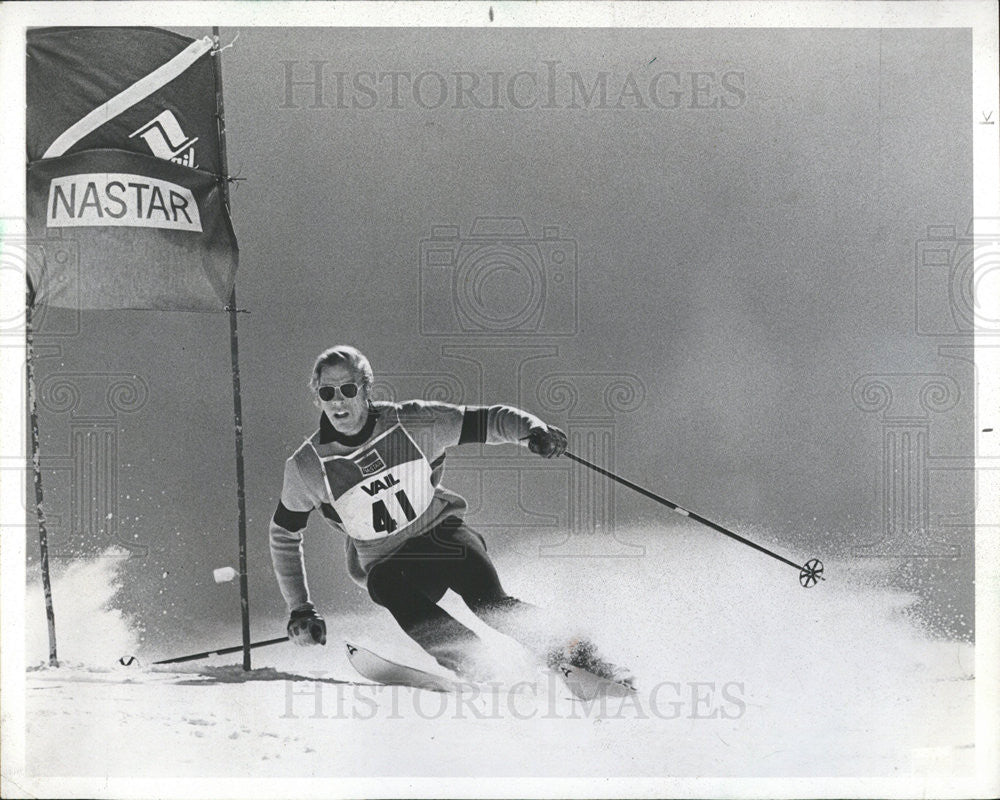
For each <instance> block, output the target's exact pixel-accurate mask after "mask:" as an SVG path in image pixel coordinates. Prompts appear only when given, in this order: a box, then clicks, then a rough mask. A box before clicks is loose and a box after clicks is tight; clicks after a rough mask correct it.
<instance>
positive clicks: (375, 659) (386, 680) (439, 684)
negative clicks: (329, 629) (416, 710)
mask: <svg viewBox="0 0 1000 800" xmlns="http://www.w3.org/2000/svg"><path fill="white" fill-rule="evenodd" d="M344 644H345V646H346V647H347V660H348V661H350V662H351V666H352V667H354V669H356V670H357V671H358V674H360V675H362V676H364V677H365V678H368V680H370V681H374V682H375V683H381V684H385V685H387V686H411V687H413V688H415V689H430V690H431V691H434V692H457V691H460V690H461V688H462V684H460V683H459V682H458V681H452V680H449V679H448V678H442V677H441V676H440V675H435V674H433V673H431V672H425V671H424V670H422V669H417V668H416V667H408V666H406V665H405V664H397V663H396V662H395V661H390V660H389V659H387V658H382V656H380V655H378V654H377V653H373V652H372V651H371V650H366V649H365V648H364V647H360V646H358V645H356V644H351V643H350V642H344Z"/></svg>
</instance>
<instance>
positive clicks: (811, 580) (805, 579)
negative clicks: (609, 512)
mask: <svg viewBox="0 0 1000 800" xmlns="http://www.w3.org/2000/svg"><path fill="white" fill-rule="evenodd" d="M563 455H564V456H566V457H567V458H569V459H571V460H573V461H575V462H577V463H578V464H583V466H585V467H588V468H589V469H592V470H594V472H599V473H600V474H601V475H604V476H605V477H607V478H611V480H613V481H617V482H618V483H620V484H621V485H622V486H627V487H628V488H629V489H632V490H633V491H635V492H638V493H639V494H641V495H644V496H645V497H648V498H649V499H650V500H655V501H656V502H657V503H660V504H661V505H665V506H666V507H667V508H669V509H672V510H673V511H676V512H677V513H678V514H680V515H682V516H685V517H690V518H691V519H694V520H697V521H698V522H700V523H701V524H702V525H707V526H708V527H709V528H712V530H716V531H718V532H719V533H721V534H724V535H725V536H728V537H729V538H730V539H735V540H736V541H738V542H743V544H745V545H747V546H749V547H752V548H753V549H754V550H759V551H760V552H761V553H765V554H766V555H769V556H771V558H774V559H777V560H778V561H780V562H781V563H783V564H788V566H790V567H795V569H797V570H799V583H801V584H802V585H803V586H804V587H805V588H806V589H809V588H811V587H813V586H815V585H816V583H817V582H818V581H822V580H826V579H825V578H824V577H823V562H822V561H820V560H819V559H818V558H812V559H810V560H809V561H807V562H806V563H805V564H802V565H799V564H796V563H795V562H794V561H792V560H790V559H787V558H785V557H784V556H779V555H778V554H777V553H773V552H771V551H770V550H768V549H767V548H766V547H761V546H760V545H759V544H757V543H756V542H751V541H750V540H749V539H745V538H743V537H742V536H740V535H739V534H737V533H733V532H732V531H731V530H727V529H726V528H723V527H722V526H721V525H719V524H717V523H715V522H712V521H711V520H710V519H705V517H703V516H701V515H700V514H695V513H694V512H693V511H688V510H687V509H685V508H681V507H680V506H679V505H677V504H676V503H672V502H671V501H670V500H667V498H665V497H660V495H658V494H654V493H653V492H651V491H649V489H644V488H642V487H641V486H639V485H638V484H635V483H632V481H630V480H626V479H625V478H623V477H621V476H620V475H615V473H613V472H610V471H609V470H606V469H604V468H603V467H599V466H597V464H591V463H590V462H589V461H587V460H586V459H583V458H580V456H577V455H574V454H573V453H571V452H569V450H565V451H564V452H563Z"/></svg>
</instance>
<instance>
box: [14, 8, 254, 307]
mask: <svg viewBox="0 0 1000 800" xmlns="http://www.w3.org/2000/svg"><path fill="white" fill-rule="evenodd" d="M27 40H28V48H27V59H28V63H27V100H28V109H27V144H28V176H27V177H28V180H27V186H28V202H27V229H28V242H27V245H28V248H29V249H30V250H32V251H33V252H32V254H31V257H30V258H29V259H28V265H29V266H28V277H29V278H30V280H31V282H32V286H33V287H34V290H35V302H36V303H37V304H47V305H50V306H54V307H60V308H79V309H116V308H148V309H162V310H178V311H208V310H220V309H221V308H222V307H223V306H224V305H225V303H226V302H227V301H228V298H229V293H230V291H231V289H232V285H233V281H234V280H235V276H236V266H237V256H238V248H237V244H236V236H235V234H234V232H233V227H232V222H231V220H230V218H229V212H228V209H227V208H226V206H225V202H224V199H223V192H222V181H224V180H225V176H224V175H222V174H221V173H222V169H223V165H222V159H221V152H220V140H219V129H218V124H217V117H216V114H217V112H218V109H217V106H216V102H217V100H216V77H215V69H214V65H213V63H212V58H213V56H212V52H211V51H212V40H211V39H210V38H209V37H207V36H206V37H204V38H203V39H199V40H195V39H190V38H188V37H185V36H180V35H177V34H174V33H170V32H168V31H163V30H159V29H156V28H40V29H35V30H29V31H28V35H27Z"/></svg>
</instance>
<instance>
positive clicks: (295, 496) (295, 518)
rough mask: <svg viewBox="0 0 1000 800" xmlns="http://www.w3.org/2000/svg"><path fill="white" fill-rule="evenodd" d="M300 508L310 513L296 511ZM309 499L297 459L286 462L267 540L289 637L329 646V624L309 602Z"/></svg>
mask: <svg viewBox="0 0 1000 800" xmlns="http://www.w3.org/2000/svg"><path fill="white" fill-rule="evenodd" d="M297 507H308V508H309V510H304V511H296V510H293V509H295V508H297ZM310 510H311V507H310V506H309V505H308V498H307V496H306V494H305V487H304V484H303V483H302V479H301V477H300V476H299V473H298V468H297V467H296V465H295V461H294V459H289V460H288V461H287V462H286V463H285V480H284V484H283V486H282V490H281V502H279V503H278V508H277V509H276V510H275V512H274V516H273V517H272V519H271V526H270V529H269V532H268V539H269V542H270V548H271V563H272V565H273V566H274V575H275V578H277V581H278V588H279V589H281V595H282V597H284V598H285V603H286V604H287V606H288V611H289V615H290V616H289V620H288V628H287V629H288V636H289V638H290V639H291V640H292V641H293V642H295V643H296V644H298V645H310V644H326V623H325V622H324V620H323V618H322V617H321V616H320V615H319V614H317V613H316V609H315V607H314V606H313V604H312V602H310V600H309V585H308V583H307V582H306V566H305V559H304V557H303V553H302V530H303V529H304V528H305V527H306V523H307V522H308V519H309V511H310Z"/></svg>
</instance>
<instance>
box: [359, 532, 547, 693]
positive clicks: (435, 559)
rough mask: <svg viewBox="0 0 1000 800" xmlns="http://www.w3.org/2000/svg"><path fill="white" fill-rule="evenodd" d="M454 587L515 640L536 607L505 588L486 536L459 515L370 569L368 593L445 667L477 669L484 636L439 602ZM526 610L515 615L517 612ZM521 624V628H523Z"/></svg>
mask: <svg viewBox="0 0 1000 800" xmlns="http://www.w3.org/2000/svg"><path fill="white" fill-rule="evenodd" d="M448 589H451V590H452V591H454V592H455V593H456V594H458V595H459V596H460V597H461V598H462V600H464V601H465V604H466V605H467V606H468V607H469V608H470V609H471V610H472V611H473V613H475V614H476V616H478V617H479V618H480V619H482V620H483V621H484V622H486V623H487V624H488V625H490V626H491V627H493V628H495V629H496V630H498V631H500V632H501V633H504V634H507V635H509V636H512V637H514V638H520V637H519V636H518V634H519V633H522V634H523V633H524V630H523V623H525V622H527V621H528V620H527V618H528V617H535V616H536V614H535V613H533V612H537V609H536V608H535V607H534V606H532V605H529V604H528V603H524V602H522V601H520V600H518V599H516V598H514V597H511V596H510V595H508V594H507V592H505V591H504V589H503V586H502V585H501V584H500V578H499V577H498V576H497V571H496V568H495V567H494V566H493V562H492V561H491V560H490V557H489V556H488V555H487V553H486V543H485V541H484V540H483V537H482V536H481V535H480V534H478V533H477V532H476V531H474V530H472V529H471V528H469V527H468V526H467V525H466V524H465V523H464V521H463V520H461V519H459V518H458V517H448V518H446V519H445V520H444V521H442V522H441V523H439V524H438V525H437V526H436V527H434V528H432V529H431V530H429V531H428V532H427V533H424V534H421V535H420V536H415V537H413V538H412V539H408V540H407V541H406V542H405V543H404V544H403V545H402V547H400V548H399V549H398V550H396V551H395V552H394V553H393V554H392V555H390V556H389V557H388V558H386V559H385V560H384V561H380V562H378V563H377V564H376V565H375V566H374V567H372V568H371V570H370V571H369V573H368V594H369V595H371V598H372V600H374V601H375V602H376V603H378V604H379V605H380V606H384V607H385V608H387V609H388V610H389V613H391V614H392V616H393V617H394V618H395V619H396V622H398V623H399V625H400V627H401V628H402V629H403V630H404V631H405V632H406V633H407V634H408V635H409V636H410V637H411V638H412V639H414V640H415V641H416V642H417V644H419V645H420V646H421V647H423V648H424V650H426V651H427V652H429V653H430V654H431V655H433V656H434V657H435V658H436V659H437V661H438V663H440V664H441V665H442V666H444V667H446V668H448V669H452V670H455V671H457V672H459V673H460V674H468V673H471V672H474V671H475V667H474V666H473V665H472V662H474V661H475V656H476V653H477V652H478V650H479V647H480V646H481V642H480V640H479V637H478V636H476V634H475V633H474V632H473V631H471V630H469V628H467V627H466V626H465V625H463V624H462V623H460V622H459V621H458V620H456V619H455V618H454V617H452V616H451V615H450V614H449V613H448V612H447V611H445V610H444V609H443V608H441V607H440V606H439V605H438V604H437V603H438V601H439V600H440V599H441V598H442V597H443V596H444V593H445V592H446V591H447V590H448ZM519 611H522V612H525V613H523V614H516V613H512V612H519ZM519 628H522V630H519Z"/></svg>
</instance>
